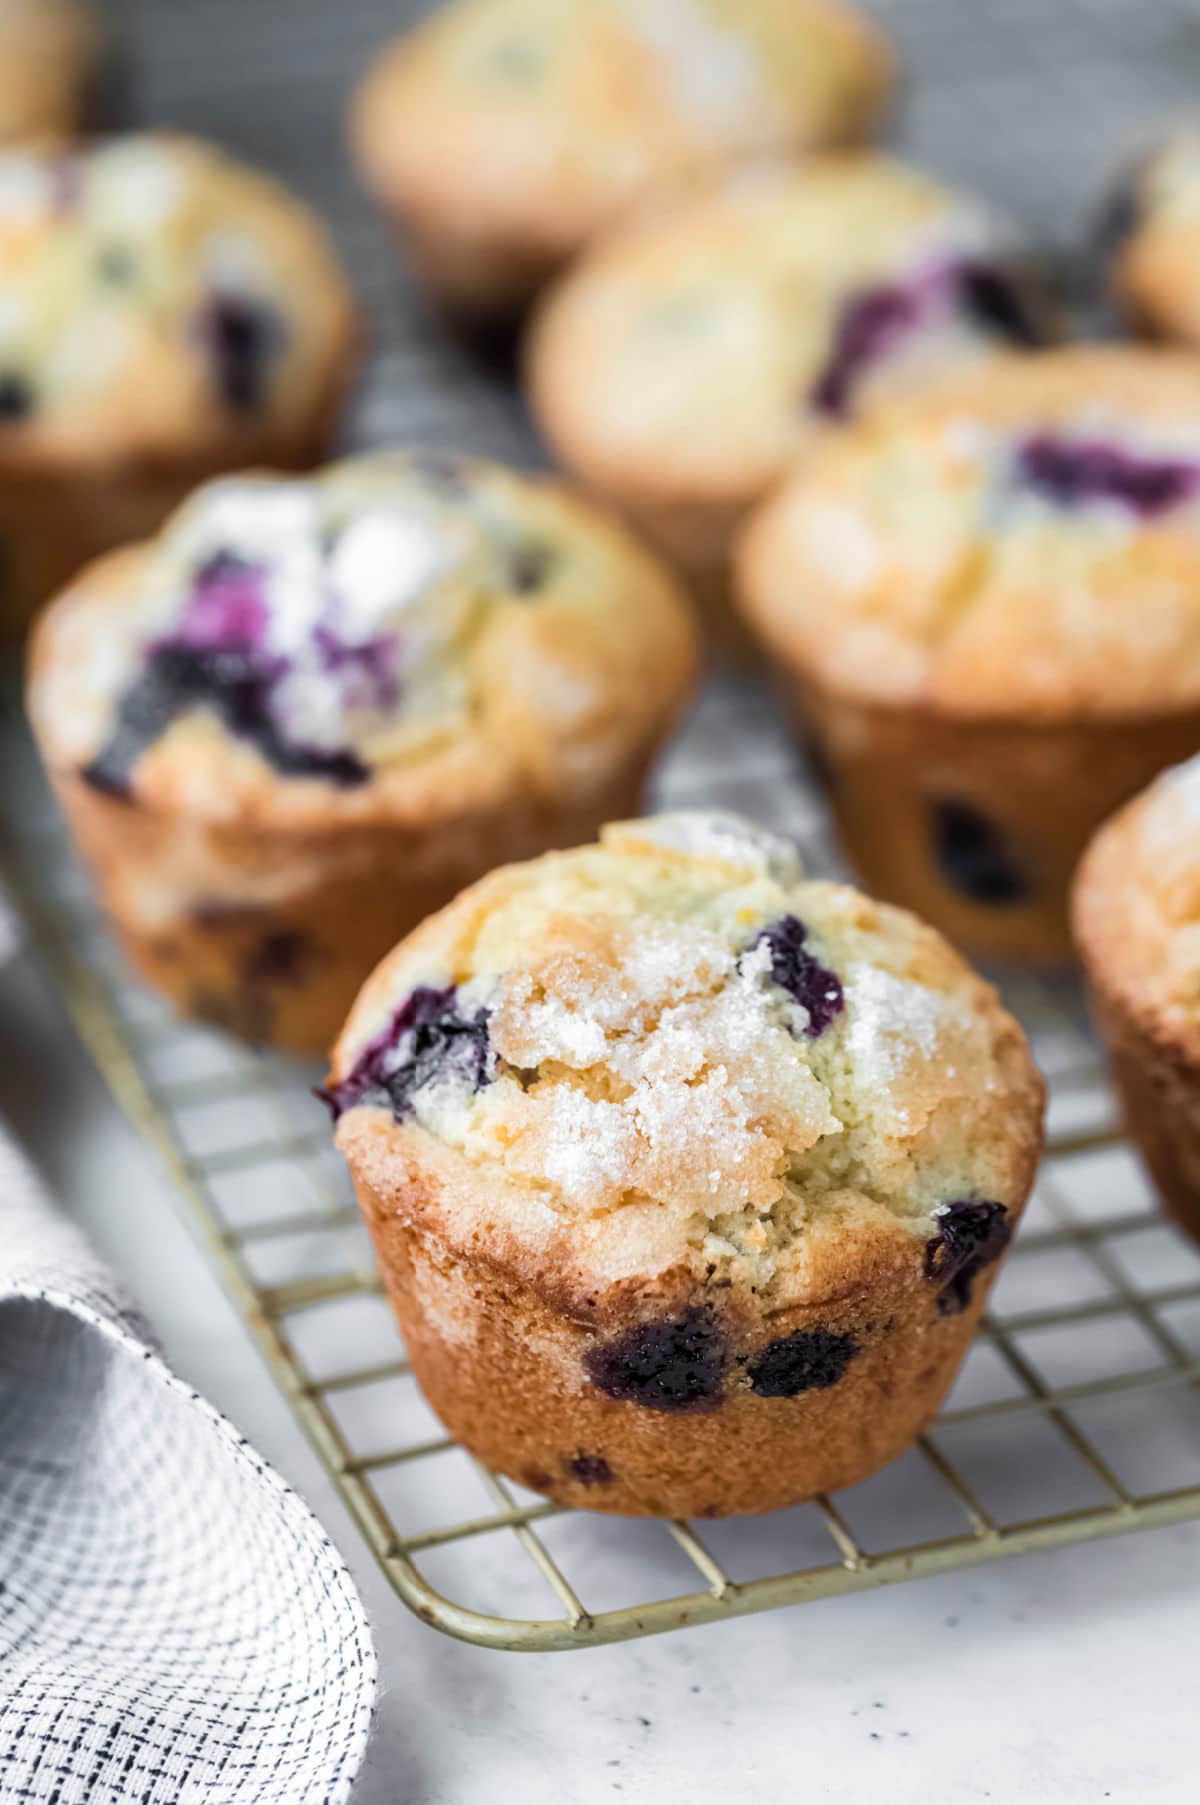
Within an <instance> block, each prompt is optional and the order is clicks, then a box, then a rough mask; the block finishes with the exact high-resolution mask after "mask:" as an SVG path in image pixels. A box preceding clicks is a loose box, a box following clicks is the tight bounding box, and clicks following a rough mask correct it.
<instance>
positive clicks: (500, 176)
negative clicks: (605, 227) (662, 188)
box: [357, 0, 891, 250]
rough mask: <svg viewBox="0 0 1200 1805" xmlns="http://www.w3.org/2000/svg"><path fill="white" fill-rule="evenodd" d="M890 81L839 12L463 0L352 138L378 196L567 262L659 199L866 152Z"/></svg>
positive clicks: (820, 1)
mask: <svg viewBox="0 0 1200 1805" xmlns="http://www.w3.org/2000/svg"><path fill="white" fill-rule="evenodd" d="M890 76H891V66H890V58H889V56H888V54H887V52H886V50H885V48H884V46H883V43H882V41H881V39H880V38H879V37H878V36H877V35H876V34H875V32H874V31H873V29H872V28H871V27H869V26H868V25H867V23H866V22H865V21H864V20H863V19H862V18H860V17H859V15H858V14H857V13H855V12H854V11H853V10H852V9H851V8H849V7H847V6H843V5H841V4H840V3H839V0H575V3H574V4H573V5H571V6H568V7H564V6H563V5H561V4H560V3H559V0H460V3H459V4H457V5H451V6H446V7H443V8H442V9H441V10H440V11H438V12H437V13H435V14H434V16H433V17H432V18H431V19H430V20H429V21H427V22H426V23H425V24H424V25H423V26H421V27H419V28H418V30H417V31H416V32H414V33H411V34H409V36H408V37H406V38H404V39H401V40H400V41H399V42H398V43H397V44H396V45H395V46H394V47H393V48H392V49H391V50H390V51H388V52H385V54H384V55H383V57H382V58H381V59H380V60H379V62H378V63H377V64H376V66H375V68H374V70H373V71H372V72H371V74H370V76H369V77H368V81H367V85H366V88H365V90H364V93H363V95H362V96H361V97H360V105H359V116H358V127H359V129H358V134H357V135H358V141H359V144H360V147H361V150H362V154H363V157H364V160H365V161H366V163H367V166H368V168H369V169H370V170H371V171H372V172H373V175H374V178H375V179H376V181H377V182H378V184H379V186H380V188H381V190H383V191H385V192H386V191H387V190H388V189H389V187H390V188H392V189H393V190H394V189H395V187H396V185H397V184H398V185H399V186H400V188H402V189H403V190H406V191H407V192H408V194H409V195H410V197H411V198H412V199H413V200H414V202H416V201H417V200H418V199H419V198H420V197H421V195H422V194H424V193H425V191H426V190H427V189H428V191H429V192H432V193H436V194H438V195H443V194H444V198H445V200H446V203H447V205H448V207H449V208H450V209H451V211H452V214H453V215H454V216H459V215H461V218H462V221H463V224H464V225H465V226H469V225H470V224H471V223H472V222H474V223H475V224H476V225H478V224H480V223H481V222H482V223H486V222H491V223H493V224H496V225H499V224H500V223H502V222H507V223H508V224H510V225H511V226H512V227H513V228H514V230H517V231H522V232H525V233H528V235H529V236H530V237H531V238H532V239H533V240H534V241H536V240H537V239H538V238H539V236H540V237H541V238H542V239H543V240H544V242H545V246H546V249H547V250H553V249H565V248H567V247H568V246H569V244H570V243H572V242H576V241H578V239H579V238H580V237H583V236H585V235H586V233H587V232H588V231H589V230H590V229H591V228H592V227H593V226H595V225H596V224H598V223H599V222H600V221H601V220H602V219H603V218H604V217H605V216H606V215H607V214H608V213H609V212H610V211H611V210H612V209H613V208H614V207H615V206H616V205H617V204H619V203H620V202H622V201H624V200H625V199H626V198H628V196H629V195H631V194H633V193H636V192H637V191H638V190H639V189H641V188H642V187H644V186H645V185H646V184H647V183H649V182H656V181H661V180H664V179H666V178H669V177H672V176H675V175H679V174H682V173H684V172H689V171H692V170H695V169H697V168H705V167H713V166H715V165H716V164H718V163H720V162H722V161H724V160H726V159H727V158H728V157H729V156H730V155H731V154H736V153H742V152H746V151H751V150H755V149H758V148H762V147H766V146H772V145H781V144H796V145H811V144H822V143H825V144H829V143H833V144H836V143H843V142H851V141H853V140H855V139H856V138H858V137H859V136H860V135H861V134H862V133H863V131H864V130H866V129H867V128H868V127H869V126H870V124H872V123H873V121H874V118H875V116H876V115H877V113H878V112H879V111H880V108H881V106H882V103H883V100H884V98H885V96H886V93H887V90H888V88H889V85H890ZM447 156H448V157H449V158H450V159H451V166H452V167H453V169H454V170H455V171H458V172H461V173H462V180H461V182H460V183H459V184H456V186H458V188H459V189H460V192H459V194H458V196H457V197H456V196H455V193H454V192H453V189H451V191H449V192H445V187H446V185H445V183H444V179H443V178H444V174H445V159H446V158H447ZM426 198H427V196H426ZM572 208H574V209H575V211H574V216H572V212H571V209H572ZM447 223H452V222H451V221H448V222H447Z"/></svg>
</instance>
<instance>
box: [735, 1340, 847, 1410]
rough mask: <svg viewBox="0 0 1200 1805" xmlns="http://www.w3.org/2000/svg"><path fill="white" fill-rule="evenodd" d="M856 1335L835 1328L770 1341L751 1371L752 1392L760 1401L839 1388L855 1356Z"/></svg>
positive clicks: (753, 1362) (751, 1367) (748, 1371)
mask: <svg viewBox="0 0 1200 1805" xmlns="http://www.w3.org/2000/svg"><path fill="white" fill-rule="evenodd" d="M858 1351H859V1350H858V1343H857V1341H856V1340H855V1339H854V1336H853V1335H849V1334H845V1335H842V1334H838V1333H836V1332H835V1331H834V1330H833V1329H798V1330H797V1331H796V1333H795V1334H794V1335H784V1336H782V1337H781V1338H780V1340H778V1341H769V1342H768V1343H767V1345H766V1347H765V1348H764V1349H763V1351H762V1353H761V1354H758V1355H756V1356H755V1358H754V1359H753V1360H752V1361H751V1363H750V1366H749V1368H748V1369H747V1377H748V1379H749V1380H750V1389H751V1391H754V1392H757V1393H758V1396H759V1397H760V1398H795V1397H799V1395H800V1393H801V1392H802V1391H827V1390H828V1389H829V1387H830V1386H831V1385H836V1384H837V1382H838V1380H839V1379H840V1378H841V1376H842V1374H843V1373H844V1372H845V1370H846V1368H847V1367H848V1366H849V1364H850V1362H851V1361H852V1360H853V1358H854V1356H855V1355H856V1354H857V1353H858Z"/></svg>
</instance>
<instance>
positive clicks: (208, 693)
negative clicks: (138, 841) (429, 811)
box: [83, 640, 370, 797]
mask: <svg viewBox="0 0 1200 1805" xmlns="http://www.w3.org/2000/svg"><path fill="white" fill-rule="evenodd" d="M281 674H282V669H281V666H280V664H279V661H278V660H276V659H272V658H270V657H267V656H265V655H264V654H263V653H261V652H258V651H252V650H247V649H245V648H242V647H234V648H230V649H225V648H221V647H212V648H200V647H195V646H189V645H182V644H179V643H178V642H177V641H173V640H164V641H163V642H162V643H160V644H159V645H157V646H155V647H154V648H153V650H152V651H151V653H150V655H149V657H148V658H147V660H146V665H145V668H144V669H143V671H142V673H141V675H140V676H139V677H138V678H137V679H136V680H135V681H134V682H133V683H132V684H131V685H130V687H129V688H128V689H127V690H126V692H125V694H124V696H123V697H122V699H121V703H120V706H119V707H118V710H117V720H116V725H115V726H114V728H113V731H112V733H111V735H110V736H109V739H108V742H107V744H106V745H105V746H104V747H103V748H102V749H101V751H100V752H99V754H98V755H97V756H96V758H94V759H93V760H92V762H91V764H89V765H87V766H86V767H85V768H84V771H83V776H84V778H85V779H86V781H87V782H88V783H90V784H91V785H92V786H93V787H94V788H96V789H98V790H102V791H104V792H105V793H106V794H108V795H112V796H122V797H127V796H128V794H129V789H130V784H131V780H132V775H133V767H134V765H135V764H136V763H137V760H138V759H139V758H140V757H141V755H142V753H143V752H145V751H146V749H147V748H148V747H149V746H151V745H153V744H154V742H155V741H156V740H158V739H160V738H161V737H162V735H163V734H164V733H165V732H166V730H167V728H168V727H169V726H170V725H171V723H172V722H173V721H174V720H176V719H177V718H178V717H179V716H180V715H182V714H186V713H187V712H188V711H189V710H190V709H194V708H209V709H211V710H212V711H213V712H214V713H215V714H217V715H218V716H219V717H220V719H221V720H222V721H223V722H224V723H225V725H226V727H227V728H228V729H229V731H230V732H231V733H233V734H236V735H237V736H238V738H239V739H245V740H248V741H249V742H250V743H251V744H252V745H253V746H255V747H256V749H257V750H258V751H259V752H260V753H261V755H262V757H263V758H264V759H265V760H266V761H267V763H268V764H269V765H272V766H273V767H274V769H275V770H277V771H280V772H282V773H283V774H284V775H285V776H289V777H323V778H325V779H326V780H327V781H328V782H330V783H333V784H336V785H337V786H338V787H339V788H342V789H352V788H355V787H357V786H358V785H359V784H363V783H366V782H367V781H368V779H369V777H370V772H369V770H368V769H367V767H366V766H365V765H364V764H363V763H362V760H361V759H359V758H357V757H356V756H355V754H354V753H353V752H347V751H341V750H334V751H327V750H325V749H324V748H322V747H319V746H304V745H297V744H294V743H292V742H291V741H289V740H286V739H285V738H284V737H283V735H282V734H281V733H280V732H279V729H278V728H277V727H276V726H275V723H274V721H273V720H272V718H271V714H270V709H269V702H270V696H271V691H272V689H273V687H274V685H275V683H276V682H277V681H278V679H279V677H280V676H281Z"/></svg>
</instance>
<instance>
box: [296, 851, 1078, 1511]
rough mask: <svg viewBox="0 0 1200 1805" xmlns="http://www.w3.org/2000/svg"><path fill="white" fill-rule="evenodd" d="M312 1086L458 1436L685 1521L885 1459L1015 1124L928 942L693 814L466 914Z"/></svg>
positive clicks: (944, 964)
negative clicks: (330, 1117)
mask: <svg viewBox="0 0 1200 1805" xmlns="http://www.w3.org/2000/svg"><path fill="white" fill-rule="evenodd" d="M325 1094H326V1097H327V1100H328V1102H329V1104H330V1107H331V1110H332V1112H333V1114H334V1116H335V1118H336V1119H337V1144H338V1146H339V1147H340V1149H341V1151H342V1153H343V1154H344V1156H345V1158H346V1160H347V1161H348V1163H349V1166H350V1170H351V1172H352V1174H353V1177H354V1181H355V1185H356V1187H357V1191H358V1196H359V1199H360V1202H361V1204H362V1208H363V1211H364V1214H365V1216H366V1219H367V1222H368V1224H369V1226H370V1229H371V1232H372V1235H373V1237H374V1240H375V1245H376V1250H377V1252H378V1255H379V1261H380V1265H381V1268H382V1272H383V1276H384V1280H385V1282H386V1285H387V1288H388V1291H389V1293H390V1295H391V1298H392V1301H393V1303H394V1304H395V1307H396V1310H397V1313H398V1315H399V1319H400V1323H401V1326H402V1329H403V1331H404V1336H405V1340H406V1343H407V1346H408V1351H409V1355H410V1357H411V1359H412V1363H413V1366H414V1368H415V1371H416V1374H417V1377H418V1379H419V1380H420V1383H421V1385H422V1387H423V1388H424V1390H425V1393H426V1396H427V1397H428V1399H429V1401H430V1403H431V1404H432V1405H433V1407H434V1409H435V1410H436V1411H437V1412H438V1414H439V1416H440V1417H441V1418H442V1420H443V1421H444V1422H445V1423H446V1425H447V1427H448V1428H449V1429H450V1430H451V1431H452V1433H453V1434H454V1435H455V1436H457V1437H458V1438H459V1439H460V1440H461V1441H462V1442H463V1443H464V1444H465V1445H466V1447H468V1448H469V1449H470V1450H471V1451H472V1452H473V1453H474V1454H476V1455H478V1456H479V1458H480V1459H481V1460H483V1461H484V1462H486V1464H487V1465H488V1466H490V1467H492V1468H494V1469H496V1470H498V1471H500V1472H504V1473H507V1474H509V1475H510V1476H511V1477H512V1478H514V1479H517V1480H520V1481H521V1482H522V1483H523V1484H525V1485H529V1486H531V1487H533V1488H534V1489H535V1490H537V1491H542V1492H546V1493H549V1495H550V1496H551V1497H553V1498H555V1499H557V1500H559V1501H560V1502H562V1503H565V1504H576V1505H586V1506H588V1507H589V1508H593V1509H598V1510H607V1511H616V1512H620V1513H625V1514H632V1515H647V1516H679V1517H687V1516H722V1515H727V1514H731V1513H735V1512H742V1511H763V1510H770V1509H773V1508H775V1507H777V1506H782V1505H788V1504H794V1503H797V1502H799V1501H800V1500H802V1499H805V1498H809V1497H811V1496H812V1495H813V1494H814V1493H817V1492H820V1491H824V1490H828V1489H832V1488H834V1487H838V1486H845V1485H850V1484H853V1483H854V1481H855V1480H858V1479H862V1478H864V1477H866V1475H867V1474H869V1473H872V1472H874V1471H875V1469H876V1468H877V1467H879V1466H881V1465H882V1464H883V1463H884V1462H885V1461H888V1460H890V1459H892V1458H893V1456H894V1455H896V1454H898V1453H900V1452H901V1450H902V1449H903V1448H904V1447H906V1446H907V1445H908V1443H910V1442H911V1441H912V1439H913V1437H914V1436H915V1435H917V1434H918V1432H919V1431H920V1430H921V1428H922V1427H923V1425H924V1424H925V1423H927V1422H928V1421H929V1419H930V1417H931V1416H932V1415H933V1413H934V1412H935V1411H936V1409H937V1406H938V1404H939V1402H940V1400H941V1399H942V1397H943V1396H944V1394H945V1392H946V1390H947V1388H948V1387H949V1385H950V1383H951V1381H952V1379H953V1377H954V1374H955V1371H956V1369H957V1367H958V1364H959V1362H960V1360H961V1359H962V1356H963V1353H964V1351H965V1349H966V1346H967V1343H968V1342H969V1340H970V1337H971V1334H972V1332H973V1331H974V1328H975V1326H976V1323H977V1321H978V1319H979V1316H980V1313H981V1311H982V1309H983V1306H984V1302H985V1299H986V1296H987V1292H988V1289H989V1286H990V1284H991V1280H992V1278H993V1276H994V1274H995V1271H996V1266H997V1262H998V1261H999V1259H1000V1257H1001V1255H1002V1254H1003V1252H1004V1249H1005V1247H1006V1245H1007V1243H1008V1241H1009V1238H1010V1236H1011V1234H1012V1231H1013V1228H1014V1227H1015V1225H1016V1223H1017V1221H1018V1219H1019V1217H1020V1214H1021V1211H1022V1208H1023V1206H1024V1203H1025V1199H1026V1195H1027V1193H1028V1190H1029V1187H1030V1183H1031V1181H1032V1178H1033V1173H1034V1168H1035V1165H1036V1161H1037V1156H1038V1150H1039V1144H1040V1132H1041V1112H1042V1085H1041V1082H1040V1080H1039V1078H1038V1076H1037V1073H1036V1071H1035V1070H1034V1067H1033V1065H1032V1062H1031V1060H1030V1056H1029V1050H1028V1047H1027V1046H1026V1043H1025V1039H1024V1036H1023V1035H1022V1033H1021V1030H1020V1028H1019V1027H1018V1026H1017V1024H1016V1022H1014V1021H1013V1020H1012V1019H1011V1017H1010V1016H1008V1015H1006V1014H1005V1013H1004V1011H1003V1010H1002V1009H1001V1008H1000V1006H999V1003H998V1002H997V999H996V997H995V994H994V992H993V991H992V990H991V989H990V988H989V987H988V986H986V985H985V984H983V983H982V982H981V981H980V980H979V979H978V978H976V977H975V976H974V975H973V974H972V973H971V972H970V970H969V969H968V968H967V967H966V966H965V965H964V964H963V963H962V961H961V960H960V959H959V958H958V957H957V956H956V955H955V954H954V953H952V952H951V951H950V949H949V947H948V946H947V945H946V944H945V942H944V941H943V940H942V939H941V938H940V937H939V936H938V935H937V934H936V933H934V932H933V931H932V930H931V929H929V928H927V927H924V926H923V925H922V924H921V923H920V922H918V921H916V920H915V919H914V918H913V917H912V916H910V915H907V914H904V913H902V912H901V911H899V910H896V909H889V908H886V907H883V906H881V905H879V904H876V903H874V902H871V901H869V900H868V899H867V898H866V897H863V896H860V895H858V894H857V893H856V892H855V891H853V890H850V889H847V888H844V887H842V886H840V885H835V884H828V883H814V882H810V881H806V880H805V879H804V877H803V875H802V873H801V871H800V868H799V865H798V863H797V861H796V859H795V857H794V854H793V853H792V851H791V849H790V848H789V847H788V846H787V845H786V844H785V843H783V842H780V841H777V840H774V839H773V838H772V837H771V836H769V835H766V834H764V833H763V832H762V831H761V830H758V829H755V828H752V827H750V825H749V824H748V823H746V822H743V821H741V820H740V819H739V818H738V817H736V816H720V815H718V816H711V815H674V816H672V815H668V816H663V817H659V818H656V819H650V820H648V821H635V822H626V823H624V824H622V825H620V826H615V827H607V828H605V830H604V832H603V833H602V835H601V837H600V843H599V845H592V846H585V847H582V848H579V849H577V850H575V851H573V852H567V853H559V854H551V855H550V856H548V857H546V858H543V859H540V860H537V861H535V862H534V863H532V864H526V865H518V866H513V867H511V868H509V869H507V870H503V871H497V872H494V873H493V874H492V875H491V876H490V877H488V878H485V879H484V880H483V882H482V883H480V884H477V885H476V886H474V888H472V889H471V890H468V891H467V892H466V893H465V894H464V895H463V896H460V897H459V898H458V899H457V901H455V902H454V903H452V904H451V905H450V907H449V908H448V909H445V910H443V911H442V912H441V914H439V915H436V916H434V917H433V918H432V920H430V921H427V922H426V923H425V924H424V925H423V926H422V927H421V928H419V929H418V930H417V932H416V933H415V934H413V935H411V936H410V938H409V939H408V940H407V941H405V942H404V944H403V945H402V946H400V947H398V948H397V949H396V950H395V951H394V952H393V953H392V954H391V956H390V957H389V958H388V959H386V960H385V961H384V962H383V964H382V965H381V966H380V967H379V969H378V970H377V971H376V972H375V973H374V974H373V975H372V977H371V978H370V979H369V981H368V983H367V984H366V986H365V988H364V989H363V991H362V993H361V995H360V996H359V998H358V1001H357V1002H356V1004H355V1006H354V1009H353V1011H352V1012H351V1015H350V1018H349V1021H348V1022H347V1024H346V1027H345V1029H344V1031H343V1033H342V1035H341V1038H340V1039H339V1041H338V1044H337V1048H336V1051H335V1053H334V1058H333V1071H332V1074H331V1076H330V1079H329V1081H328V1090H327V1092H326V1093H325Z"/></svg>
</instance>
